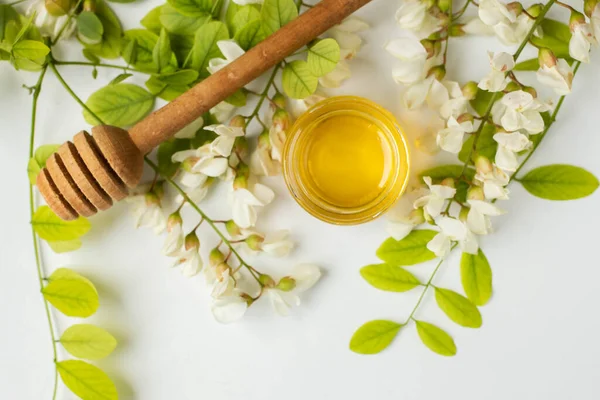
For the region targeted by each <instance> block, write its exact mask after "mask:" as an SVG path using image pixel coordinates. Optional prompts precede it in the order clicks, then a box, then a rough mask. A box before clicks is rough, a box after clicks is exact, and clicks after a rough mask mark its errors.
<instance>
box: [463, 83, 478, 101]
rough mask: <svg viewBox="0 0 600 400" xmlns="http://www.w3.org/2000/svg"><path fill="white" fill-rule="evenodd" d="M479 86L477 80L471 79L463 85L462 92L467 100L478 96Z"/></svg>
mask: <svg viewBox="0 0 600 400" xmlns="http://www.w3.org/2000/svg"><path fill="white" fill-rule="evenodd" d="M478 91H479V88H478V87H477V82H474V81H470V82H467V83H466V84H465V86H463V87H462V94H463V96H464V97H465V98H466V99H467V100H473V99H474V98H475V96H477V92H478Z"/></svg>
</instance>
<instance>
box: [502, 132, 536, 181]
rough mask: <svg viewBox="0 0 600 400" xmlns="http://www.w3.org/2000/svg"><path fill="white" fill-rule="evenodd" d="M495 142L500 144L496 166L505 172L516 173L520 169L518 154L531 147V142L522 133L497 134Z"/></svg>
mask: <svg viewBox="0 0 600 400" xmlns="http://www.w3.org/2000/svg"><path fill="white" fill-rule="evenodd" d="M494 140H495V141H496V142H497V143H498V150H497V151H496V164H497V165H498V167H500V168H502V169H503V170H505V171H511V172H512V171H516V170H517V168H518V167H519V161H518V160H517V153H519V152H521V151H524V150H527V149H529V148H530V147H531V141H530V140H529V139H528V138H527V136H525V135H523V134H522V133H520V132H512V133H496V134H495V135H494Z"/></svg>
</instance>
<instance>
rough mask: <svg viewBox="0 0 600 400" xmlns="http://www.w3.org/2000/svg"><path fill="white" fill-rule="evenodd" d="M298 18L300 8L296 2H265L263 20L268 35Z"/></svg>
mask: <svg viewBox="0 0 600 400" xmlns="http://www.w3.org/2000/svg"><path fill="white" fill-rule="evenodd" d="M297 17H298V8H297V7H296V4H295V3H294V0H265V2H264V3H263V6H262V10H261V18H262V21H263V25H264V27H265V32H266V33H267V35H270V34H272V33H274V32H276V31H278V30H279V28H281V27H282V26H284V25H285V24H287V23H289V22H291V21H293V20H294V19H296V18H297Z"/></svg>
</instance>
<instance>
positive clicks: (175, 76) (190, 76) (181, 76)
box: [157, 69, 198, 85]
mask: <svg viewBox="0 0 600 400" xmlns="http://www.w3.org/2000/svg"><path fill="white" fill-rule="evenodd" d="M157 78H158V80H160V81H161V82H164V83H167V84H173V85H189V84H190V83H194V82H195V81H196V79H198V71H194V70H193V69H182V70H179V71H177V72H171V73H168V74H161V75H159V76H157Z"/></svg>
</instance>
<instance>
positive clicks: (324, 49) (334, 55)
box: [306, 38, 340, 76]
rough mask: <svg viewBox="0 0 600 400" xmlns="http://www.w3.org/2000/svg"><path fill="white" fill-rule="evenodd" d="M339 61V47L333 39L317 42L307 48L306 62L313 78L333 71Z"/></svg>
mask: <svg viewBox="0 0 600 400" xmlns="http://www.w3.org/2000/svg"><path fill="white" fill-rule="evenodd" d="M339 61H340V45H339V44H338V42H336V41H335V39H331V38H329V39H323V40H319V41H318V42H317V43H316V44H314V45H312V46H310V47H309V48H308V57H307V59H306V62H307V63H308V68H309V69H310V72H312V74H313V75H315V76H325V75H327V74H328V73H330V72H331V71H333V70H334V69H335V67H336V66H337V64H338V62H339Z"/></svg>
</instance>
